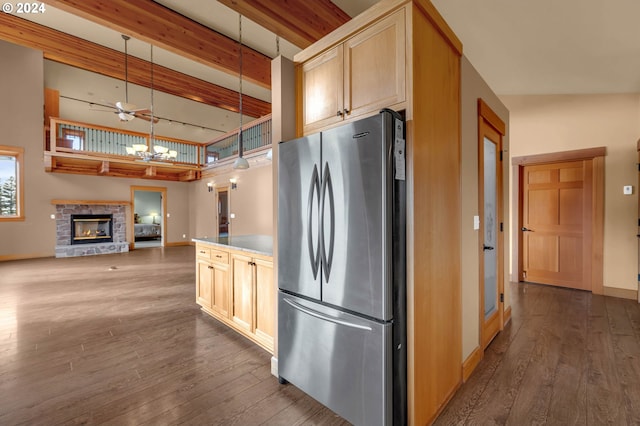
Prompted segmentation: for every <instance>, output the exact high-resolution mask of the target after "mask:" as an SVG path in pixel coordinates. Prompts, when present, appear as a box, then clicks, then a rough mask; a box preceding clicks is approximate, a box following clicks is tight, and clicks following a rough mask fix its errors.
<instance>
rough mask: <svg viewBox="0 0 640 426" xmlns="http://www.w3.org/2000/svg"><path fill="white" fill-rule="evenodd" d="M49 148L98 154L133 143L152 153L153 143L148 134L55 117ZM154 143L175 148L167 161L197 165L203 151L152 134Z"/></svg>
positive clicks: (119, 150) (118, 150)
mask: <svg viewBox="0 0 640 426" xmlns="http://www.w3.org/2000/svg"><path fill="white" fill-rule="evenodd" d="M50 129H51V135H50V139H51V142H50V147H48V148H49V149H48V150H49V151H51V152H54V153H56V152H65V153H79V154H89V155H91V154H98V155H99V156H105V155H106V156H110V157H111V156H123V157H129V158H130V156H128V155H127V150H126V147H127V146H132V145H134V144H144V145H147V147H148V151H149V152H153V146H152V142H151V138H150V135H149V134H148V133H140V132H132V131H127V130H121V129H114V128H110V127H103V126H96V125H93V124H87V123H79V122H75V121H69V120H61V119H58V118H52V119H51V127H50ZM155 141H156V144H157V145H161V146H164V147H166V148H168V149H170V150H175V151H176V152H177V153H178V155H177V157H176V158H175V159H172V160H171V161H170V162H171V163H177V164H184V165H193V166H200V165H201V164H200V162H199V158H200V157H201V153H200V151H204V149H203V146H202V144H200V143H198V142H191V141H186V140H181V139H175V138H168V137H165V136H155Z"/></svg>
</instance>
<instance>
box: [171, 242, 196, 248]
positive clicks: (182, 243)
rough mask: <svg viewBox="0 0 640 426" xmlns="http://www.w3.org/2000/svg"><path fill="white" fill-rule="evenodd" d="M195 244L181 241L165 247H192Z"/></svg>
mask: <svg viewBox="0 0 640 426" xmlns="http://www.w3.org/2000/svg"><path fill="white" fill-rule="evenodd" d="M192 245H195V243H191V242H190V241H179V242H177V243H165V244H164V246H165V247H181V246H192Z"/></svg>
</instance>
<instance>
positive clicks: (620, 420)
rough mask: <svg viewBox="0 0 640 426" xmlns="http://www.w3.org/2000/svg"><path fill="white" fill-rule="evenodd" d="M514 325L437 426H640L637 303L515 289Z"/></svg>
mask: <svg viewBox="0 0 640 426" xmlns="http://www.w3.org/2000/svg"><path fill="white" fill-rule="evenodd" d="M511 290H512V293H511V294H512V307H513V319H512V321H511V322H510V324H508V325H507V327H506V328H505V330H504V331H503V332H502V333H501V334H499V335H498V336H497V337H496V339H495V340H494V341H493V342H492V343H491V345H490V346H489V347H488V348H487V350H486V352H485V357H484V359H483V361H482V362H481V363H480V365H479V366H478V368H477V370H476V371H475V372H474V373H473V375H472V376H471V377H470V379H469V381H468V382H467V383H466V384H464V385H463V386H462V388H461V389H460V390H459V391H458V392H457V394H456V395H455V397H454V399H453V400H452V401H451V402H450V403H449V404H448V406H447V407H446V408H445V410H444V412H443V413H442V414H441V415H440V417H439V418H438V419H437V421H436V424H437V425H533V424H535V425H545V424H546V425H563V426H564V425H606V424H609V425H638V424H640V306H639V305H638V303H637V302H636V301H633V300H625V299H617V298H612V297H603V296H594V295H592V294H591V293H587V292H583V291H577V290H568V289H562V288H556V287H548V286H541V285H535V284H524V283H520V284H511Z"/></svg>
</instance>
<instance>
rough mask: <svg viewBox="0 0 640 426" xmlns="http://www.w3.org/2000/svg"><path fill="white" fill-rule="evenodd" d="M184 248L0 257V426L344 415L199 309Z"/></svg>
mask: <svg viewBox="0 0 640 426" xmlns="http://www.w3.org/2000/svg"><path fill="white" fill-rule="evenodd" d="M194 265H195V261H194V248H193V247H178V248H170V249H161V248H153V249H145V250H136V251H134V252H131V253H126V254H116V255H106V256H91V257H78V258H69V259H53V258H49V259H37V260H22V261H12V262H0V425H17V424H28V425H40V424H41V425H55V424H102V423H106V424H113V425H127V424H136V425H140V424H150V425H163V424H172V425H173V424H193V425H204V424H225V425H226V424H237V425H253V424H269V425H271V424H273V425H294V424H345V422H344V421H343V420H342V419H340V418H339V417H337V416H336V415H335V414H334V413H332V412H331V411H329V410H328V409H326V408H324V407H323V406H321V405H320V404H318V403H317V402H315V401H314V400H312V399H311V398H309V397H308V396H306V395H305V394H304V393H302V392H301V391H299V390H297V389H296V388H295V387H293V386H291V385H287V386H282V385H279V384H278V381H277V379H276V378H275V377H273V376H272V375H271V374H270V358H271V356H270V354H268V353H267V352H265V351H264V350H262V349H260V348H259V347H258V346H256V345H255V344H253V343H251V342H249V341H248V340H246V339H245V338H244V337H242V336H240V335H239V334H237V333H236V332H234V331H232V330H230V329H229V328H227V327H226V326H224V325H221V324H220V323H218V322H217V321H216V320H214V319H212V318H211V317H209V316H208V315H205V314H203V313H201V311H200V309H199V308H198V306H197V305H196V304H195V276H194V275H195V266H194Z"/></svg>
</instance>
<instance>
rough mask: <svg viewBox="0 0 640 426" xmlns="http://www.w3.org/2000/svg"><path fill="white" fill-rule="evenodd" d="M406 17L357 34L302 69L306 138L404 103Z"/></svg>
mask: <svg viewBox="0 0 640 426" xmlns="http://www.w3.org/2000/svg"><path fill="white" fill-rule="evenodd" d="M405 46H406V43H405V11H404V9H401V10H398V11H396V12H394V13H393V14H391V15H389V16H387V17H386V18H384V19H382V20H380V21H378V22H376V23H375V24H373V25H371V26H370V27H368V28H366V29H364V30H362V31H361V32H359V33H356V34H354V35H353V36H352V37H350V38H348V39H347V40H345V41H344V42H343V43H341V44H338V45H337V46H334V47H333V48H331V49H329V50H328V51H326V52H324V53H323V54H321V55H319V56H317V57H315V58H314V59H312V60H310V61H308V62H305V63H304V64H303V65H302V66H301V67H300V69H299V74H298V76H299V79H300V84H301V87H302V133H303V134H308V133H312V132H314V131H317V130H320V129H322V128H325V127H327V126H331V125H332V124H335V123H338V122H341V121H345V120H351V119H354V118H357V117H360V116H363V115H365V114H367V113H369V112H375V111H377V110H379V109H380V108H384V107H392V108H393V107H396V108H397V107H398V106H400V104H402V103H403V102H404V101H405V99H406V89H405V85H406V83H405V82H406V76H405V69H406V65H405V56H406V55H405Z"/></svg>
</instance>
